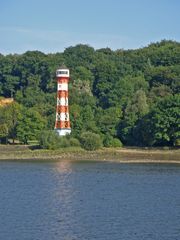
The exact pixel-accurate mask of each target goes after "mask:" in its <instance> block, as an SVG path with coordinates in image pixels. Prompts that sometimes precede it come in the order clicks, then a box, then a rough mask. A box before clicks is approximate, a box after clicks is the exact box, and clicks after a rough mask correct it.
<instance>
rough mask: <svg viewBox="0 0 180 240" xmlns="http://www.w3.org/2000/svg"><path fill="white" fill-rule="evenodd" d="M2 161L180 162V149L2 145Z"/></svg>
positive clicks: (0, 157)
mask: <svg viewBox="0 0 180 240" xmlns="http://www.w3.org/2000/svg"><path fill="white" fill-rule="evenodd" d="M0 160H1V161H3V160H4V161H14V160H16V161H17V160H19V161H29V160H30V161H35V160H37V161H60V160H63V161H65V160H70V161H87V160H88V161H116V162H122V163H180V149H173V150H171V149H170V150H169V149H156V148H151V149H147V148H103V149H100V150H97V151H85V150H83V149H81V148H64V149H60V150H44V149H34V150H33V147H29V146H24V145H0Z"/></svg>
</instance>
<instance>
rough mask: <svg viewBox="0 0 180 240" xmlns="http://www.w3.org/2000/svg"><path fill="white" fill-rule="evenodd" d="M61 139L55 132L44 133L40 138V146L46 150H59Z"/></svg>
mask: <svg viewBox="0 0 180 240" xmlns="http://www.w3.org/2000/svg"><path fill="white" fill-rule="evenodd" d="M59 140H60V137H59V136H58V134H57V133H56V132H55V131H52V130H51V131H43V132H41V134H40V137H39V145H40V147H41V148H44V149H52V150H55V149H58V148H59Z"/></svg>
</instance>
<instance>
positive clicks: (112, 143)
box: [103, 135, 122, 147]
mask: <svg viewBox="0 0 180 240" xmlns="http://www.w3.org/2000/svg"><path fill="white" fill-rule="evenodd" d="M103 145H104V147H122V142H121V141H120V140H119V139H118V138H113V137H112V136H110V135H106V136H105V137H104V140H103Z"/></svg>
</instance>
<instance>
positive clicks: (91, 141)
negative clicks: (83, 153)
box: [80, 132, 102, 151]
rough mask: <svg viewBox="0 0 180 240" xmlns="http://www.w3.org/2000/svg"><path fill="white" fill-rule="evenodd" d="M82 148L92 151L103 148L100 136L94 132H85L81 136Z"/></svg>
mask: <svg viewBox="0 0 180 240" xmlns="http://www.w3.org/2000/svg"><path fill="white" fill-rule="evenodd" d="M80 143H81V147H82V148H84V149H86V150H89V151H92V150H96V149H98V148H100V147H101V146H102V141H101V138H100V136H99V135H98V134H95V133H92V132H83V133H82V134H81V136H80Z"/></svg>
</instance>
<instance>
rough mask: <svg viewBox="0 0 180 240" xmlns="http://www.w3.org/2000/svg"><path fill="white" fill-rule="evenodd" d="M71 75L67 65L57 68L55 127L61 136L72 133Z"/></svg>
mask: <svg viewBox="0 0 180 240" xmlns="http://www.w3.org/2000/svg"><path fill="white" fill-rule="evenodd" d="M69 76H70V75H69V69H68V68H67V67H66V66H61V67H60V68H58V69H57V70H56V79H57V106H56V122H55V128H54V129H55V131H56V132H57V133H58V134H59V136H65V135H67V134H70V133H71V127H70V119H69V106H68V82H69Z"/></svg>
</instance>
